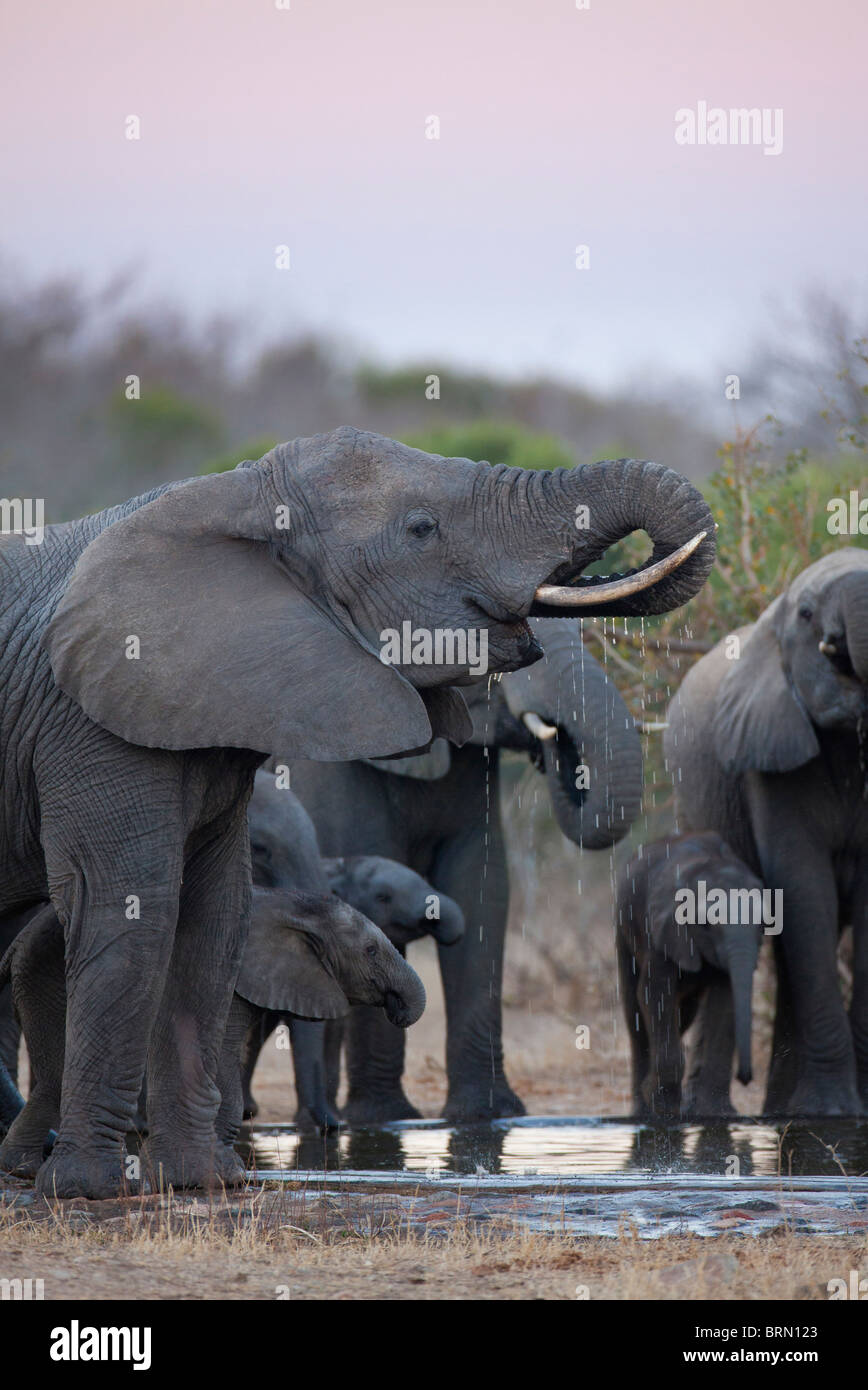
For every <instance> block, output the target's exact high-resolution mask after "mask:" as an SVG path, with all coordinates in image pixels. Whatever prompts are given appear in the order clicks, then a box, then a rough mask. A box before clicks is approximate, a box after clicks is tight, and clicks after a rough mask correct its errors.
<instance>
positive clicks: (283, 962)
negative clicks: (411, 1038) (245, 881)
mask: <svg viewBox="0 0 868 1390" xmlns="http://www.w3.org/2000/svg"><path fill="white" fill-rule="evenodd" d="M235 991H236V993H237V994H240V995H241V997H242V998H243V999H246V1000H248V1001H249V1003H251V1004H255V1005H256V1006H257V1007H258V1008H261V1009H270V1010H273V1011H275V1012H277V1013H291V1014H296V1015H298V1016H299V1017H301V1018H312V1019H329V1018H341V1017H343V1015H344V1014H345V1013H346V1012H347V1010H348V1008H349V1006H350V1005H351V1004H374V1005H378V1006H380V1007H381V1008H384V1009H385V1011H386V1015H387V1017H388V1019H389V1022H390V1023H394V1024H395V1025H396V1026H397V1027H399V1028H408V1027H409V1026H410V1024H411V1023H415V1022H416V1020H417V1019H418V1018H420V1017H421V1016H422V1012H423V1010H424V1008H425V988H424V986H423V984H422V981H421V980H420V979H419V977H418V975H417V974H416V972H415V970H413V969H411V967H410V966H409V965H408V964H407V962H406V961H405V960H404V958H403V956H402V955H400V953H399V952H398V951H396V950H395V948H394V946H393V945H392V944H391V942H390V941H388V940H387V938H386V937H385V936H384V935H383V933H382V932H381V931H380V930H379V928H378V927H375V926H374V924H373V922H369V921H368V919H367V918H366V917H364V916H362V914H361V913H360V912H357V911H356V909H355V908H353V907H350V905H349V904H348V903H345V902H343V901H342V900H341V899H340V898H338V897H337V896H336V895H335V894H334V893H327V894H325V895H324V896H319V895H314V894H309V893H296V892H288V891H284V890H281V889H274V888H254V890H253V910H252V914H251V920H250V933H249V936H248V939H247V944H246V946H245V948H244V956H243V958H242V961H241V967H240V970H239V973H238V980H237V982H236V985H235Z"/></svg>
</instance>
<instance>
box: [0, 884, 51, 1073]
mask: <svg viewBox="0 0 868 1390" xmlns="http://www.w3.org/2000/svg"><path fill="white" fill-rule="evenodd" d="M42 906H43V904H41V903H37V904H35V905H33V906H30V907H26V908H24V909H23V911H21V910H16V911H15V912H9V913H7V914H5V915H4V916H3V917H0V960H2V959H3V956H4V955H5V954H6V951H7V950H8V949H9V947H10V946H11V945H12V942H13V941H14V940H15V938H16V936H17V935H18V933H19V932H20V931H21V929H22V927H24V926H25V925H26V924H27V923H28V922H29V921H30V919H31V917H32V916H33V915H34V913H36V912H38V911H39V910H40V908H41V907H42ZM20 1042H21V1029H20V1028H19V1027H18V1020H17V1018H16V1017H15V1009H14V1007H13V1004H12V986H11V984H7V985H4V987H3V989H0V1063H2V1065H3V1066H4V1067H5V1068H6V1071H7V1073H8V1076H9V1080H10V1081H11V1082H12V1084H13V1085H14V1086H16V1087H17V1085H18V1049H19V1044H20Z"/></svg>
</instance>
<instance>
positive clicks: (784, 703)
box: [713, 595, 820, 772]
mask: <svg viewBox="0 0 868 1390" xmlns="http://www.w3.org/2000/svg"><path fill="white" fill-rule="evenodd" d="M783 598H784V596H783V595H782V596H781V598H777V599H775V601H774V603H773V604H771V605H770V607H769V608H767V609H766V611H765V613H763V615H762V617H761V618H759V619H758V621H757V622H756V623H755V624H754V627H753V631H752V632H751V633H750V636H749V637H748V638H747V640H746V641H745V642H743V644H742V648H741V655H740V656H739V657H738V658H734V659H733V660H732V661H731V662H729V663H728V664H729V667H730V669H729V670H728V671H727V673H726V675H725V676H724V678H723V680H722V681H721V683H720V689H719V691H718V695H717V703H716V708H715V714H714V724H713V730H714V734H713V736H714V747H715V750H716V753H717V757H718V759H719V761H720V762H721V764H722V765H723V767H724V768H725V769H726V771H727V772H747V771H748V770H749V769H753V770H754V771H756V772H791V771H792V769H793V768H796V767H801V766H802V764H803V763H807V762H810V760H811V759H812V758H815V757H816V756H817V754H818V753H819V751H820V744H819V741H818V739H817V735H816V732H815V730H814V726H813V725H812V723H811V721H810V719H809V718H808V715H807V713H806V712H805V709H804V707H803V706H802V704H801V702H800V700H799V699H798V697H797V695H796V693H795V691H794V690H793V687H792V686H791V684H790V682H789V680H788V678H787V672H786V669H785V667H784V661H783V653H782V651H781V647H780V643H779V641H778V636H777V624H778V623H779V622H780V621H781V618H782V616H783V613H784V611H785V610H784V607H783Z"/></svg>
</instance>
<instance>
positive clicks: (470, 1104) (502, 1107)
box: [442, 1081, 527, 1125]
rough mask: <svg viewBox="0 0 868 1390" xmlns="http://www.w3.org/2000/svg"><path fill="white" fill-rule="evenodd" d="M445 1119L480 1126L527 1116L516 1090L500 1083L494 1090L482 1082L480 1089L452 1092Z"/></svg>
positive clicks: (447, 1103) (446, 1105)
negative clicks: (494, 1121) (515, 1116)
mask: <svg viewBox="0 0 868 1390" xmlns="http://www.w3.org/2000/svg"><path fill="white" fill-rule="evenodd" d="M442 1114H443V1118H444V1120H450V1121H451V1122H452V1124H463V1125H468V1124H478V1123H479V1122H480V1121H483V1122H484V1121H486V1120H500V1119H508V1118H509V1117H510V1116H512V1115H526V1114H527V1111H526V1110H525V1108H524V1102H523V1101H521V1100H519V1098H518V1096H517V1095H516V1094H515V1091H513V1090H512V1088H511V1087H510V1086H509V1085H508V1084H507V1082H506V1081H501V1082H499V1083H498V1085H496V1086H494V1087H493V1088H492V1087H491V1085H487V1084H485V1083H483V1084H482V1085H481V1086H472V1087H466V1088H463V1089H462V1090H460V1091H450V1093H449V1096H448V1098H447V1101H446V1104H445V1105H444V1107H443V1112H442Z"/></svg>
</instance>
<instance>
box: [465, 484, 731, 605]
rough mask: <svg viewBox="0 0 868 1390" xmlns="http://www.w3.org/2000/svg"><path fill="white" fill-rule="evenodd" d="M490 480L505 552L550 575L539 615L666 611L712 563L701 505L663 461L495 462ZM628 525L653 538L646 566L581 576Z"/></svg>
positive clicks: (710, 527) (538, 594) (698, 583)
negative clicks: (518, 465)
mask: <svg viewBox="0 0 868 1390" xmlns="http://www.w3.org/2000/svg"><path fill="white" fill-rule="evenodd" d="M488 485H489V489H490V500H491V502H492V505H493V506H494V507H495V508H496V510H497V513H498V515H499V516H501V517H502V516H504V514H505V515H506V517H507V519H508V520H510V521H511V520H513V519H514V525H513V526H512V530H513V532H514V536H511V537H510V539H509V546H510V549H509V551H508V553H509V554H510V555H511V556H515V557H516V563H517V565H518V566H519V567H520V566H521V565H524V564H533V565H534V566H535V572H536V573H537V574H547V576H548V577H547V579H546V580H545V582H544V583H542V584H540V583H539V581H537V586H536V590H535V596H534V600H533V603H532V606H531V609H530V611H531V613H532V614H533V615H535V616H538V617H560V618H563V617H566V616H568V615H569V613H571V612H572V613H574V614H576V615H579V616H601V615H608V616H618V617H632V616H644V615H647V614H651V613H664V612H669V611H670V610H671V609H673V608H678V607H680V605H681V604H683V603H686V602H687V601H688V599H691V598H692V597H693V595H694V594H696V593H697V592H698V591H699V589H700V588H701V587H702V585H703V584H704V582H705V580H706V579H707V577H708V574H709V572H710V570H711V566H712V564H713V563H714V552H715V544H714V521H713V519H712V516H711V512H710V511H709V508H708V505H707V503H706V502H705V500H704V498H703V497H702V495H701V493H699V492H698V491H697V490H696V488H695V487H693V485H692V484H691V483H689V482H687V480H686V479H685V478H683V477H681V475H680V474H678V473H674V472H672V470H671V469H668V468H664V467H662V466H661V465H660V464H656V463H647V462H642V461H639V460H636V459H619V460H617V461H616V462H604V463H594V464H585V465H582V466H580V467H577V468H574V469H560V468H559V469H554V470H551V471H546V470H540V471H538V472H533V471H530V470H522V469H511V468H505V467H502V466H498V467H494V468H492V469H491V470H490V478H489V480H488ZM528 518H530V524H529V521H528ZM535 523H537V524H538V528H539V529H538V530H535V529H534V524H535ZM633 531H646V532H647V534H648V535H649V536H650V538H651V541H652V544H653V551H652V554H651V556H650V557H649V559H648V560H647V561H646V562H645V563H644V564H643V565H641V566H639V567H638V568H637V569H635V570H631V571H629V572H628V573H627V574H625V575H617V576H614V577H613V576H602V577H590V578H584V579H583V578H580V576H581V574H582V571H583V570H584V569H586V568H587V566H588V565H590V564H593V563H594V561H596V560H598V559H599V558H600V556H601V555H603V553H604V552H605V551H606V550H607V549H608V547H609V546H611V545H614V544H615V543H616V542H617V541H620V540H622V539H623V538H624V537H625V536H628V535H630V533H631V532H633ZM519 556H520V557H521V559H520V560H519V558H518V557H519Z"/></svg>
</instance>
